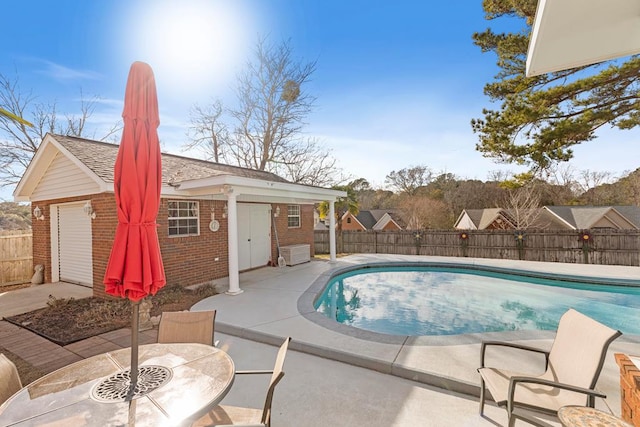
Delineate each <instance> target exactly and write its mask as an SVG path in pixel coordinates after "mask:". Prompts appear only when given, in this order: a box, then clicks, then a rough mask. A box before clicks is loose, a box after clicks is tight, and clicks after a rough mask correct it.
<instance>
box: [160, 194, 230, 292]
mask: <svg viewBox="0 0 640 427" xmlns="http://www.w3.org/2000/svg"><path fill="white" fill-rule="evenodd" d="M170 200H180V199H170ZM167 202H168V199H162V201H161V204H160V210H159V212H158V240H159V241H160V250H161V252H162V259H163V262H164V271H165V274H166V276H167V283H168V284H172V285H173V284H175V285H181V286H188V285H193V284H197V283H204V282H207V281H210V280H214V279H218V278H221V277H226V276H228V275H229V273H228V267H229V259H228V251H227V235H228V234H227V233H228V228H227V220H226V218H222V213H223V209H224V204H225V202H224V201H213V200H200V203H199V209H200V212H199V214H200V235H199V236H189V237H169V223H168V210H167V207H168V203H167ZM212 209H213V212H214V214H215V219H216V220H217V221H218V222H219V223H220V229H219V230H218V231H216V232H212V231H211V230H209V222H210V221H211V212H212ZM216 258H218V261H215V259H216Z"/></svg>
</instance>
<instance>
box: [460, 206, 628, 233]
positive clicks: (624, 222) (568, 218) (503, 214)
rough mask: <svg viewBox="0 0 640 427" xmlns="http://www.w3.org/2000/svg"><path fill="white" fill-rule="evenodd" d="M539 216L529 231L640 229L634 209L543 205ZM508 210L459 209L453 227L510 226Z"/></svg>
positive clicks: (626, 207)
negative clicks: (505, 222)
mask: <svg viewBox="0 0 640 427" xmlns="http://www.w3.org/2000/svg"><path fill="white" fill-rule="evenodd" d="M540 209H541V212H540V215H539V216H538V217H537V218H536V219H535V220H534V223H533V224H532V225H531V226H532V227H533V228H544V229H548V228H558V227H561V228H568V229H574V230H579V229H589V228H596V227H609V226H610V227H613V228H618V229H638V228H640V208H639V207H638V206H544V207H542V208H540ZM512 217H513V215H512V214H510V213H509V210H508V209H501V208H489V209H466V210H463V211H462V213H461V214H460V216H459V217H458V220H457V221H456V224H455V226H454V227H455V228H460V227H462V228H466V227H463V225H464V226H468V225H469V224H472V225H473V226H475V228H476V229H478V230H484V229H486V228H487V227H489V226H490V225H491V224H493V223H494V222H495V221H496V220H497V219H498V218H501V219H503V220H505V221H507V223H511V224H512V223H513V220H512V219H511V218H512Z"/></svg>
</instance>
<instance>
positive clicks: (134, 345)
mask: <svg viewBox="0 0 640 427" xmlns="http://www.w3.org/2000/svg"><path fill="white" fill-rule="evenodd" d="M131 305H132V309H133V310H132V313H131V369H130V372H131V374H130V376H131V387H130V389H129V396H130V397H131V398H133V396H134V394H135V390H136V385H137V384H138V329H139V327H138V320H139V314H140V301H138V302H132V303H131Z"/></svg>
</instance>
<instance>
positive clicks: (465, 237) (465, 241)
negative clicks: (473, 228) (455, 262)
mask: <svg viewBox="0 0 640 427" xmlns="http://www.w3.org/2000/svg"><path fill="white" fill-rule="evenodd" d="M458 237H459V238H460V246H461V247H462V256H465V257H466V256H467V249H468V248H469V233H467V232H466V231H463V232H462V233H460V234H459V235H458Z"/></svg>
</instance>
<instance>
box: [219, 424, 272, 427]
mask: <svg viewBox="0 0 640 427" xmlns="http://www.w3.org/2000/svg"><path fill="white" fill-rule="evenodd" d="M214 426H215V427H265V424H215V425H212V426H211V427H214Z"/></svg>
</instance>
